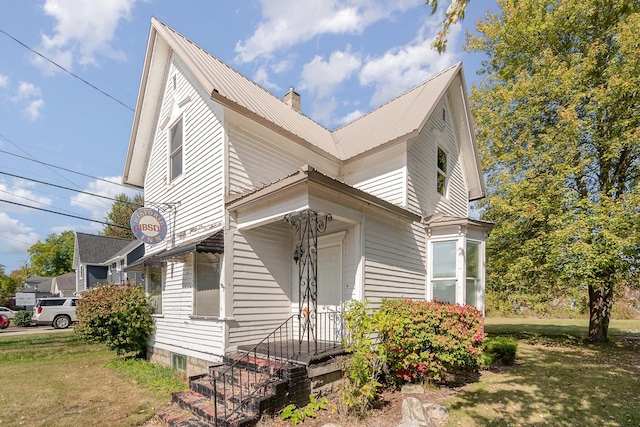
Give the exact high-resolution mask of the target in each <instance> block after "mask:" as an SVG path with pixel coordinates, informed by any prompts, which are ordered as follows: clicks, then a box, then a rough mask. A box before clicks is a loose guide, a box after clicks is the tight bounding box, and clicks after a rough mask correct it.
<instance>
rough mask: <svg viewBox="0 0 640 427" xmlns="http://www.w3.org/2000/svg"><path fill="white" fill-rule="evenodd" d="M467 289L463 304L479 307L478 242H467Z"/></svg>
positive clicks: (480, 296) (480, 289)
mask: <svg viewBox="0 0 640 427" xmlns="http://www.w3.org/2000/svg"><path fill="white" fill-rule="evenodd" d="M466 264H467V266H466V269H467V283H466V285H467V288H466V298H465V304H469V305H472V306H474V307H478V308H480V307H481V304H480V303H481V301H482V285H481V282H480V280H481V277H480V242H470V241H467V259H466Z"/></svg>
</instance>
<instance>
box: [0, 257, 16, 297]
mask: <svg viewBox="0 0 640 427" xmlns="http://www.w3.org/2000/svg"><path fill="white" fill-rule="evenodd" d="M18 284H19V282H18V281H17V280H15V279H13V278H12V277H11V276H7V275H5V274H4V265H2V264H0V304H2V305H7V301H8V300H9V298H10V297H11V296H12V295H13V294H15V293H16V288H17V287H18Z"/></svg>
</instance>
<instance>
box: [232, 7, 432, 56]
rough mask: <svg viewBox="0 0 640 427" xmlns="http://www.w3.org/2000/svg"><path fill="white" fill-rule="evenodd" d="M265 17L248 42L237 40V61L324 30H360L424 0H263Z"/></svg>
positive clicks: (331, 32)
mask: <svg viewBox="0 0 640 427" xmlns="http://www.w3.org/2000/svg"><path fill="white" fill-rule="evenodd" d="M259 3H260V5H261V8H262V16H263V18H264V20H263V21H262V22H261V23H260V24H259V25H258V27H257V28H256V30H255V31H254V33H253V34H252V35H251V36H250V37H249V38H248V39H247V40H245V41H244V42H238V43H237V44H236V49H235V50H236V52H237V53H238V55H237V56H236V61H239V62H242V63H246V62H251V61H253V60H254V59H256V58H258V57H261V56H265V57H268V56H270V55H271V53H272V52H275V51H277V50H280V49H285V48H290V47H292V46H295V45H297V44H299V43H304V42H306V41H308V40H310V39H312V38H313V37H316V36H319V35H322V34H360V33H362V32H363V31H364V30H365V29H366V28H367V27H368V26H369V25H371V24H372V23H374V22H376V21H379V20H381V19H388V18H391V17H392V16H393V14H394V13H396V12H401V11H405V10H407V9H409V8H411V7H415V6H418V5H422V3H423V2H422V0H405V1H402V0H400V1H393V0H347V1H344V0H343V1H340V0H306V1H302V0H298V1H295V2H292V1H290V0H260V1H259Z"/></svg>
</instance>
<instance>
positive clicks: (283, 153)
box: [228, 124, 338, 194]
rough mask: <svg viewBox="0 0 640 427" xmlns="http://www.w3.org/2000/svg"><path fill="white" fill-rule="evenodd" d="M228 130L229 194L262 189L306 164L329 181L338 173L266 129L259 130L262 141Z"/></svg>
mask: <svg viewBox="0 0 640 427" xmlns="http://www.w3.org/2000/svg"><path fill="white" fill-rule="evenodd" d="M228 129H229V130H228V132H229V142H228V144H229V164H228V168H229V190H228V192H229V194H238V193H245V192H249V191H253V190H256V189H259V188H263V187H265V186H267V185H269V184H272V183H274V182H277V181H279V180H281V179H282V178H285V177H287V176H289V175H291V174H292V173H294V172H296V171H297V170H299V169H300V168H301V167H302V166H304V165H306V164H309V165H311V166H313V167H314V168H316V169H318V170H320V171H322V173H325V174H327V175H329V176H332V177H335V176H336V174H337V173H338V169H337V165H335V164H333V163H331V162H330V161H328V160H327V159H323V158H321V157H320V156H319V155H317V154H316V153H313V152H311V151H310V150H307V149H304V148H302V147H300V146H299V145H298V144H296V143H294V142H292V141H289V140H286V139H284V138H283V137H282V136H280V135H277V134H275V133H273V132H272V131H269V130H268V129H266V128H262V129H260V130H261V132H262V134H263V135H265V136H266V137H259V136H257V135H256V134H255V133H252V132H251V131H249V130H247V129H243V128H240V127H239V126H237V125H235V124H229V126H228Z"/></svg>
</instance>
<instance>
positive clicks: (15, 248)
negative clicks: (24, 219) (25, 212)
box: [0, 212, 40, 273]
mask: <svg viewBox="0 0 640 427" xmlns="http://www.w3.org/2000/svg"><path fill="white" fill-rule="evenodd" d="M0 238H2V245H0V252H2V253H15V254H18V253H21V254H22V253H26V251H27V249H29V247H31V246H32V245H33V244H35V243H36V242H37V241H38V239H39V238H40V236H38V233H36V232H35V230H34V229H32V228H28V227H26V226H25V225H24V224H22V223H21V222H20V221H18V220H17V219H14V218H11V217H10V216H9V215H7V214H6V213H4V212H0ZM7 273H8V272H7Z"/></svg>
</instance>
